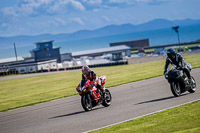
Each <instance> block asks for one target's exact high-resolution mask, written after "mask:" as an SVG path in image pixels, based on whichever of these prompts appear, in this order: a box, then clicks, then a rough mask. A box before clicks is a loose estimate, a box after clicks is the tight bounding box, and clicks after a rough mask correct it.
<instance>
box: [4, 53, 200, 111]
mask: <svg viewBox="0 0 200 133" xmlns="http://www.w3.org/2000/svg"><path fill="white" fill-rule="evenodd" d="M184 58H185V60H186V61H187V62H188V63H191V65H192V67H193V68H198V67H200V54H195V55H190V56H185V57H184ZM164 64H165V61H164V60H160V61H154V62H147V63H140V64H131V65H121V66H112V67H102V68H95V69H93V70H94V71H95V72H96V73H97V75H99V76H101V75H107V82H106V87H112V86H117V85H121V84H125V83H130V82H134V81H139V80H143V79H149V78H152V77H157V76H161V75H163V68H164ZM80 80H81V71H73V72H67V73H58V74H51V75H42V76H37V77H29V78H23V79H13V80H5V81H0V111H7V110H9V109H14V108H18V107H23V106H27V105H33V104H36V103H41V102H46V101H50V100H53V99H58V98H63V97H67V96H72V95H76V94H77V92H76V90H75V88H76V87H77V85H78V83H79V82H80Z"/></svg>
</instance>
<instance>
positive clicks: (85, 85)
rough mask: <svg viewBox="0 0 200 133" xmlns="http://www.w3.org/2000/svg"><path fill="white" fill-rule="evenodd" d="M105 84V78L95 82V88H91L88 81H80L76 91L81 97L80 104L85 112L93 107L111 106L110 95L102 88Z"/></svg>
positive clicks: (102, 77)
mask: <svg viewBox="0 0 200 133" xmlns="http://www.w3.org/2000/svg"><path fill="white" fill-rule="evenodd" d="M105 82H106V76H105V75H104V76H101V77H100V78H98V80H97V86H98V88H99V89H98V90H97V88H96V87H93V88H92V86H91V85H90V80H81V82H80V84H79V85H78V86H77V88H76V90H77V92H78V93H79V95H80V96H81V104H82V107H83V109H84V110H85V111H90V110H92V108H93V107H95V106H97V105H100V104H102V105H103V106H105V107H108V106H110V104H111V100H112V97H111V93H110V91H109V90H108V89H106V88H105V87H104V84H105Z"/></svg>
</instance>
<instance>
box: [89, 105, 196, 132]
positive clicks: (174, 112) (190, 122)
mask: <svg viewBox="0 0 200 133" xmlns="http://www.w3.org/2000/svg"><path fill="white" fill-rule="evenodd" d="M92 133H200V102H195V103H191V104H187V105H183V106H180V107H176V108H173V109H170V110H166V111H162V112H159V113H156V114H153V115H149V116H145V117H141V118H138V119H135V120H131V121H128V122H124V123H121V124H117V125H114V126H111V127H108V128H104V129H101V130H97V131H93V132H92Z"/></svg>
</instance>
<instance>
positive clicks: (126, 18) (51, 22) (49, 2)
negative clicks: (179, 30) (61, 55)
mask: <svg viewBox="0 0 200 133" xmlns="http://www.w3.org/2000/svg"><path fill="white" fill-rule="evenodd" d="M199 5H200V0H0V36H1V37H9V36H16V35H39V34H47V33H49V34H59V33H73V32H76V31H78V30H94V29H98V28H101V27H104V26H106V25H112V24H114V25H120V24H126V23H130V24H134V25H138V24H142V23H146V22H148V21H151V20H154V19H160V18H161V19H168V20H183V19H200V13H199Z"/></svg>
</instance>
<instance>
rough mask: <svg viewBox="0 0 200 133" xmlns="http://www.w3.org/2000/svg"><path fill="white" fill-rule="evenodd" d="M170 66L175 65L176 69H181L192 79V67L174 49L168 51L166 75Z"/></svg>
mask: <svg viewBox="0 0 200 133" xmlns="http://www.w3.org/2000/svg"><path fill="white" fill-rule="evenodd" d="M169 64H172V65H175V66H176V67H179V68H180V69H181V70H183V72H185V73H186V75H187V77H188V78H189V79H191V74H190V71H191V66H189V65H188V64H186V62H185V61H184V59H183V57H182V56H181V55H180V54H178V53H176V51H175V50H174V49H173V48H169V49H168V50H167V58H166V63H165V67H164V74H166V72H167V71H168V67H169Z"/></svg>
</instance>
